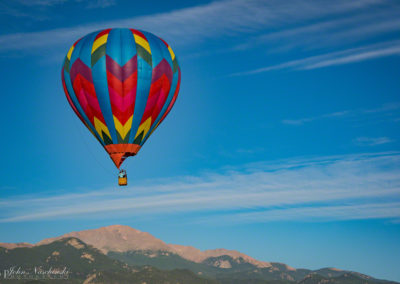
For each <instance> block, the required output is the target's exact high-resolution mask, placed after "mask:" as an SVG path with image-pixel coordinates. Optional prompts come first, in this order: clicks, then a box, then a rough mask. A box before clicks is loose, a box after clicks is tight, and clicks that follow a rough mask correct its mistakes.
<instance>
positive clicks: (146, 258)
mask: <svg viewBox="0 0 400 284" xmlns="http://www.w3.org/2000/svg"><path fill="white" fill-rule="evenodd" d="M18 268H19V269H20V272H21V271H23V272H25V274H26V275H28V276H29V277H25V276H21V275H19V277H20V278H19V279H14V280H4V281H7V282H5V283H52V282H55V283H60V282H56V281H60V280H59V279H57V280H52V279H50V277H49V275H50V276H54V275H56V276H57V277H59V276H62V277H64V278H67V279H64V280H63V283H85V284H89V283H142V284H143V283H146V284H150V283H157V284H158V283H169V284H172V283H193V284H195V283H221V284H228V283H229V284H245V283H246V284H247V283H249V284H251V283H257V284H262V283H276V284H280V283H282V284H283V283H287V284H295V283H302V284H303V283H304V284H314V283H315V284H317V283H318V284H319V283H324V284H336V283H346V284H347V283H348V284H350V283H360V284H361V283H366V284H373V283H378V282H379V283H381V282H385V283H395V282H389V281H384V280H378V279H375V278H372V277H370V276H367V275H363V274H360V273H357V272H351V271H345V270H340V269H336V268H323V269H319V270H309V269H296V268H293V267H290V266H288V265H286V264H283V263H277V262H265V261H259V260H256V259H254V258H252V257H250V256H248V255H245V254H243V253H240V252H238V251H234V250H226V249H214V250H205V251H201V250H199V249H197V248H194V247H191V246H182V245H175V244H166V243H165V242H163V241H162V240H160V239H157V238H155V237H154V236H152V235H151V234H149V233H146V232H141V231H139V230H136V229H134V228H131V227H129V226H123V225H113V226H108V227H102V228H99V229H93V230H84V231H78V232H71V233H68V234H65V235H62V236H58V237H54V238H48V239H44V240H42V241H40V242H38V243H36V244H29V243H0V271H4V273H3V274H6V273H7V272H8V276H10V275H12V274H13V272H14V275H13V276H15V277H17V276H18V275H16V272H15V271H16V270H17V269H18ZM35 268H36V271H35ZM10 269H12V270H10ZM49 269H53V270H57V269H58V270H60V271H61V270H63V269H64V270H68V271H67V272H68V275H67V276H66V275H65V274H66V273H63V274H61V273H58V272H57V271H55V272H54V271H52V272H51V273H47V274H46V275H44V273H42V274H39V276H38V275H37V271H38V270H42V271H45V272H46V271H48V270H49ZM64 272H65V271H64ZM21 273H22V272H21ZM57 273H58V274H57ZM32 275H34V276H35V277H36V278H34V277H33V276H32ZM43 275H44V276H43ZM4 276H5V275H2V278H4ZM8 278H10V277H8ZM0 283H3V282H1V280H0Z"/></svg>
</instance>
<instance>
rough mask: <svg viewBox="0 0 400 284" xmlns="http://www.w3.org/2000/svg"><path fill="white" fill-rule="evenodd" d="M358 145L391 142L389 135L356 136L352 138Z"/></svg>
mask: <svg viewBox="0 0 400 284" xmlns="http://www.w3.org/2000/svg"><path fill="white" fill-rule="evenodd" d="M353 142H354V143H355V144H356V145H359V146H376V145H382V144H387V143H391V142H393V140H392V139H390V138H389V137H358V138H356V139H354V140H353Z"/></svg>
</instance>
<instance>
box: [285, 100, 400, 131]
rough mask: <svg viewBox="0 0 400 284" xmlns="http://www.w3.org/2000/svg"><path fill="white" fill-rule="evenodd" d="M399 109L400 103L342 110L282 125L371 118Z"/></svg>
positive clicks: (287, 120) (291, 120)
mask: <svg viewBox="0 0 400 284" xmlns="http://www.w3.org/2000/svg"><path fill="white" fill-rule="evenodd" d="M398 109H400V103H398V102H394V103H389V104H384V105H382V106H380V107H377V108H374V109H356V110H343V111H337V112H332V113H327V114H323V115H319V116H313V117H303V118H298V119H284V120H282V123H283V124H288V125H295V126H296V125H297V126H299V125H303V124H305V123H308V122H313V121H317V120H321V119H332V118H355V117H371V116H373V115H374V116H377V115H378V116H379V115H381V116H386V115H390V114H391V112H392V111H396V110H398Z"/></svg>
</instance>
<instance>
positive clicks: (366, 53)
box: [229, 40, 400, 77]
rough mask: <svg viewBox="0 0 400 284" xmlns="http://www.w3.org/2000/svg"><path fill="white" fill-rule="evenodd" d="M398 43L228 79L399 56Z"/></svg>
mask: <svg viewBox="0 0 400 284" xmlns="http://www.w3.org/2000/svg"><path fill="white" fill-rule="evenodd" d="M399 54H400V41H398V40H396V41H390V42H385V43H382V44H374V45H368V46H363V47H358V48H352V49H347V50H343V51H338V52H332V53H326V54H322V55H317V56H311V57H306V58H302V59H297V60H292V61H287V62H284V63H280V64H277V65H271V66H266V67H262V68H257V69H253V70H250V71H245V72H238V73H233V74H230V75H229V77H237V76H244V75H255V74H260V73H265V72H269V71H275V70H297V71H298V70H312V69H318V68H323V67H329V66H336V65H343V64H348V63H354V62H361V61H365V60H371V59H375V58H380V57H386V56H392V55H399Z"/></svg>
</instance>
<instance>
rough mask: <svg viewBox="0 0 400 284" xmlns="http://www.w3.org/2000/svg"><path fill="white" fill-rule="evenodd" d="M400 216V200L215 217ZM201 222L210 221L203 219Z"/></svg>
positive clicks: (234, 219)
mask: <svg viewBox="0 0 400 284" xmlns="http://www.w3.org/2000/svg"><path fill="white" fill-rule="evenodd" d="M399 218H400V202H387V203H370V204H351V205H339V206H335V205H334V206H316V207H305V208H284V209H272V210H266V211H260V212H251V213H239V214H230V215H222V216H217V217H215V218H213V220H212V222H217V223H220V224H221V223H222V224H223V223H264V222H274V221H304V220H306V221H309V222H327V221H337V220H365V219H394V220H398V219H399ZM199 222H200V223H204V222H209V221H208V220H205V219H201V220H199Z"/></svg>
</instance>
